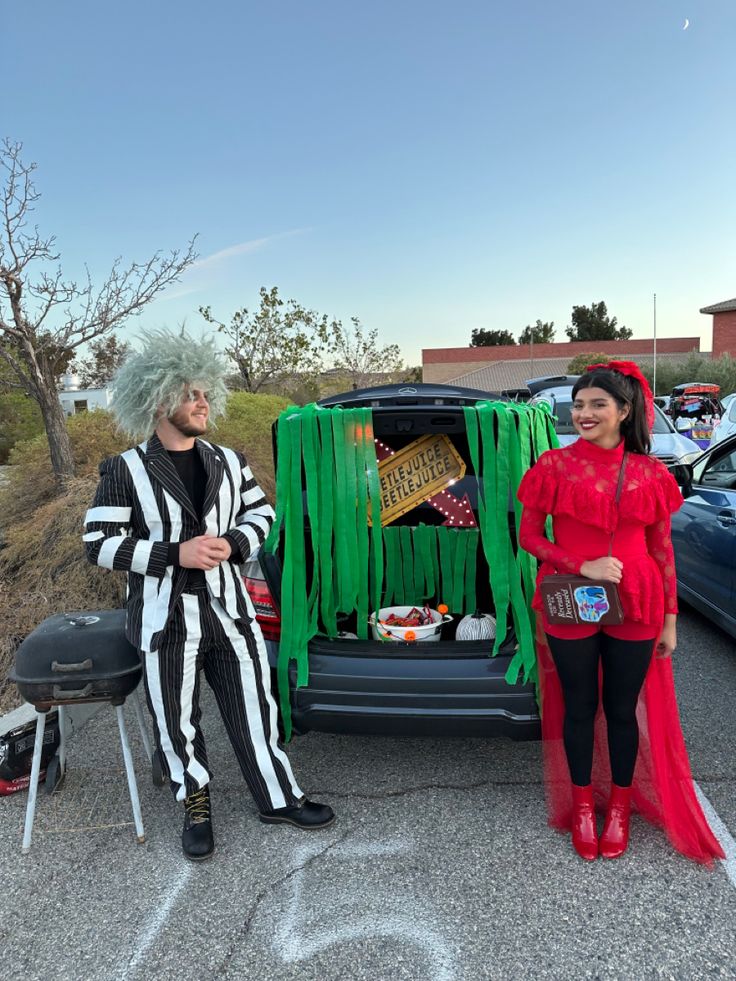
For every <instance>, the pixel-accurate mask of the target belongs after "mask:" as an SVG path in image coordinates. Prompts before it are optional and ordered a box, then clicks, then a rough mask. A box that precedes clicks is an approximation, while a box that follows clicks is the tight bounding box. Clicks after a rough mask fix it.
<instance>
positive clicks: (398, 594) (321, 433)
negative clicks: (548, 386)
mask: <svg viewBox="0 0 736 981" xmlns="http://www.w3.org/2000/svg"><path fill="white" fill-rule="evenodd" d="M464 413H465V424H466V431H467V438H468V444H469V448H470V457H471V463H472V467H473V470H474V472H475V473H476V474H477V475H478V479H479V496H478V510H479V527H478V528H477V529H462V530H461V529H456V528H448V527H445V526H439V527H436V526H429V525H419V526H418V527H410V526H406V525H402V526H387V527H386V528H383V529H382V528H381V524H380V504H379V501H380V493H379V490H380V488H379V478H378V463H377V460H376V453H375V444H374V441H373V425H372V416H371V412H370V409H342V408H330V409H328V408H322V407H320V406H317V405H315V404H311V405H307V406H304V407H302V408H296V407H292V408H288V409H286V410H285V411H284V412H283V413H282V414H281V416H280V417H279V420H278V424H277V429H276V444H277V453H278V460H277V471H276V518H275V520H274V524H273V528H272V530H271V534H270V535H269V537H268V539H267V541H266V543H265V545H264V548H265V549H266V550H267V551H271V552H273V551H275V550H276V548H277V546H278V543H279V540H280V538H282V537H283V550H282V556H283V559H282V569H283V571H282V580H281V643H280V647H279V657H278V682H279V695H280V701H281V711H282V715H283V719H284V726H285V730H286V734H287V738H288V737H289V736H290V734H291V706H290V702H289V683H288V674H289V666H290V664H291V662H292V661H293V662H295V664H296V682H297V686H298V687H301V686H303V685H306V684H307V681H308V678H309V664H308V657H307V645H308V643H309V641H310V640H311V639H312V638H313V637H314V636H315V635H316V634H317V632H318V630H320V629H322V630H323V631H324V632H326V634H327V635H328V636H330V637H335V636H337V633H338V628H337V619H338V615H339V614H343V615H349V614H351V613H356V615H357V627H356V630H357V634H358V637H359V638H361V639H365V638H366V637H367V636H368V616H369V614H370V612H372V611H373V610H377V609H379V608H380V607H381V606H388V605H391V604H392V603H394V604H396V605H404V604H403V602H402V601H405V602H406V603H412V604H413V603H417V602H419V601H420V600H424V601H426V600H427V599H430V598H431V597H433V596H436V597H438V599H439V601H440V602H444V603H446V604H447V606H448V607H449V608H450V610H451V611H452V612H453V613H463V612H465V613H467V612H472V611H473V610H474V609H475V605H476V604H475V601H476V596H475V593H476V571H477V553H478V547H479V545H480V546H482V548H483V552H484V555H485V557H486V560H487V563H488V567H489V570H490V572H489V580H490V587H491V593H492V595H493V600H494V605H495V613H496V621H497V636H496V641H495V645H494V648H493V654H494V655H495V654H496V653H498V650H499V648H500V646H501V644H502V643H503V641H504V639H505V638H506V636H507V633H508V630H509V627H510V626H511V625H513V627H514V629H515V631H516V636H517V639H518V642H519V647H518V650H517V652H516V654H515V656H514V658H513V659H512V661H511V665H510V667H509V670H508V672H507V674H506V679H507V681H509V683H511V684H513V683H515V682H516V681H517V680H518V677H519V675H520V674H522V677H523V680H524V681H526V680H536V658H535V652H534V631H533V628H532V624H533V615H532V613H531V607H530V604H531V599H532V594H533V592H534V577H535V563H534V560H533V559H532V558H531V557H530V556H529V555H527V554H526V553H524V552H522V551H520V550H515V549H514V545H513V541H512V538H511V535H510V528H509V513H510V512H509V506H510V502H513V503H512V508H513V512H512V513H513V520H514V521H515V523H516V528H517V532H518V524H519V520H520V515H521V509H520V505H519V502H518V501H517V500H516V488H517V487H518V484H519V480H520V479H521V476H522V474H523V473H524V471H525V470H526V469H527V468H528V467H529V466H530V464H531V463H532V462H534V460H536V459H537V457H538V456H539V455H540V453H542V452H543V451H544V450H545V449H548V448H549V447H550V446H556V445H557V439H556V436H555V433H554V427H553V424H552V419H551V416H550V415H549V413H548V412H547V411H545V410H544V409H540V408H537V409H531V408H530V407H529V406H527V405H523V404H516V403H510V402H490V401H489V402H479V403H477V404H476V405H474V406H466V407H465V408H464ZM371 502H374V504H373V513H372V515H371V517H372V518H373V519H374V520H373V522H372V524H369V522H368V517H369V514H370V513H371ZM305 513H306V520H305ZM308 546H309V548H310V549H311V553H312V557H313V561H312V562H311V563H309V568H308V567H307V548H308Z"/></svg>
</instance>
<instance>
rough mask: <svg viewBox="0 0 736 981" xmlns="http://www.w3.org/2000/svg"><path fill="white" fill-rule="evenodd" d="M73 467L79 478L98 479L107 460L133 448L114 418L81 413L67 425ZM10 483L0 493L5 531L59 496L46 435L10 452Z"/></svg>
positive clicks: (23, 442) (95, 411)
mask: <svg viewBox="0 0 736 981" xmlns="http://www.w3.org/2000/svg"><path fill="white" fill-rule="evenodd" d="M66 426H67V432H68V434H69V439H70V442H71V446H72V454H73V457H74V466H75V470H76V473H77V474H78V475H79V476H90V475H92V476H95V475H96V474H97V470H98V467H99V464H100V462H101V461H102V460H104V459H105V457H108V456H111V455H112V454H113V453H120V452H121V451H122V450H124V449H126V448H127V447H128V446H129V445H130V441H129V440H128V438H127V436H125V434H124V433H122V432H121V431H120V430H119V429H118V428H117V426H116V425H115V421H114V419H113V417H112V415H111V414H110V413H109V412H105V411H104V410H103V409H96V410H94V411H92V412H80V413H79V414H78V415H76V416H70V417H69V418H68V419H67V422H66ZM9 462H10V464H11V469H10V471H9V472H8V473H9V476H8V483H7V485H6V487H5V488H3V490H2V491H0V514H2V516H3V520H2V524H3V528H7V527H9V526H10V525H12V524H13V522H15V521H18V520H22V519H23V518H24V517H26V516H27V515H28V514H32V513H33V511H34V510H35V509H36V508H37V507H40V506H41V505H42V504H44V503H46V502H47V501H50V500H51V499H52V498H54V497H55V496H56V492H55V489H54V487H55V484H54V474H53V470H52V468H51V459H50V454H49V444H48V440H47V438H46V434H45V433H41V434H39V435H37V436H34V437H33V438H32V439H29V440H24V441H21V442H18V443H17V444H16V445H15V447H14V448H13V449H12V451H11V453H10V458H9Z"/></svg>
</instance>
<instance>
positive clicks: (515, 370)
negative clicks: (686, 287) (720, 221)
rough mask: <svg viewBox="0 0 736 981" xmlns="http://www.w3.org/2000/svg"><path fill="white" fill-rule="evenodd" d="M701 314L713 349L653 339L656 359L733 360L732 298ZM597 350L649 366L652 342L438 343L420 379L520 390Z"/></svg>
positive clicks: (735, 314)
mask: <svg viewBox="0 0 736 981" xmlns="http://www.w3.org/2000/svg"><path fill="white" fill-rule="evenodd" d="M700 312H701V313H706V314H712V315H713V351H712V354H711V353H710V352H709V351H701V350H700V338H699V337H659V338H657V363H658V364H661V363H662V362H666V361H685V360H686V359H687V357H688V355H690V354H699V355H701V356H702V357H704V358H710V357H714V358H718V357H720V356H721V355H722V354H730V355H731V356H732V357H735V358H736V298H735V299H733V300H724V301H723V302H722V303H715V304H713V306H710V307H702V308H701V310H700ZM590 351H596V352H598V351H600V352H601V353H602V354H607V355H608V356H609V357H610V358H617V359H622V360H626V361H636V362H637V364H639V365H642V366H643V367H644V366H649V367H651V365H652V362H653V360H654V358H653V350H652V340H651V339H650V338H647V339H645V340H640V339H633V338H632V339H631V340H629V341H562V342H560V343H555V344H535V345H534V349H533V351H530V349H529V345H528V344H518V345H514V344H508V345H499V346H498V347H470V346H468V347H440V348H425V349H424V350H423V351H422V379H423V381H425V382H443V383H446V382H451V383H452V384H456V385H464V386H466V387H467V388H479V389H481V390H483V391H491V392H498V391H501V390H502V389H505V388H521V387H522V386H523V385H524V382H525V381H526V379H527V378H539V377H542V376H544V375H564V374H566V373H567V366H568V364H569V363H570V362H571V361H572V359H573V358H574V357H575V356H576V355H577V354H585V353H588V352H590Z"/></svg>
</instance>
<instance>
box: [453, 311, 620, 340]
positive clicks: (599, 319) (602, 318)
mask: <svg viewBox="0 0 736 981" xmlns="http://www.w3.org/2000/svg"><path fill="white" fill-rule="evenodd" d="M570 319H571V321H572V323H571V324H570V326H569V327H566V328H565V333H566V334H567V338H568V340H570V341H627V340H628V339H629V338H630V337H631V334H632V331H631V330H630V329H629V328H628V327H624V326H621V327H619V326H618V320H617V319H616V317H610V316H609V315H608V308H607V307H606V304H605V303H604V301H603V300H601V301H600V302H599V303H591V305H590V306H589V307H586V306H574V307H573V308H572V315H571V317H570ZM554 339H555V323H554V320H550V321H542V320H537V322H536V323H535V324H534V325H533V326H532V324H527V325H526V327H524V329H523V330H522V331H521V333H520V334H519V344H530V343H534V344H552V343H554ZM505 344H516V339H515V338H514V336H513V334H512V333H511V331H509V330H486V329H485V328H482V327H481V328H476V329H475V330H474V331H473V332H472V334H471V338H470V346H471V347H496V346H499V345H505Z"/></svg>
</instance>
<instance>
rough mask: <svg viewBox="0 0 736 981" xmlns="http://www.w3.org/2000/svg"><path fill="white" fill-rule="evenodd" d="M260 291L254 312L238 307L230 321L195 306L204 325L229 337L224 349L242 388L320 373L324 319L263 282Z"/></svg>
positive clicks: (290, 381) (249, 389) (282, 384)
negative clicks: (235, 366)
mask: <svg viewBox="0 0 736 981" xmlns="http://www.w3.org/2000/svg"><path fill="white" fill-rule="evenodd" d="M259 292H260V297H261V304H260V307H259V308H258V310H256V311H255V313H250V312H249V311H248V310H247V309H246V308H245V307H243V308H242V309H241V310H236V311H235V313H234V314H233V316H232V318H231V320H230V323H229V324H225V323H222V322H221V321H219V320H217V319H216V317H215V316H214V315H213V314H212V310H211V309H210V307H200V308H199V312H200V313H201V314H202V316H203V317H204V319H205V320H206V321H207V323H208V324H212V325H213V326H214V327H216V328H217V330H218V331H219V332H220V333H222V334H224V335H225V337H226V338H227V341H228V344H227V347H226V348H225V351H226V353H227V354H228V355H229V356H230V357H231V358H232V359H233V361H234V362H235V364H236V365H237V366H238V371H239V372H240V377H241V379H242V383H243V387H244V389H245V391H246V392H259V391H262V390H263V388H264V387H266V386H267V387H269V388H273V387H274V386H280V387H282V388H284V387H287V388H288V387H289V385H291V384H293V382H294V381H295V379H296V380H298V379H303V378H304V376H309V377H314V376H315V375H319V373H320V371H321V370H322V351H323V348H324V342H325V339H326V337H327V332H328V330H329V324H328V320H327V317H326V316H324V315H323V316H320V315H319V314H317V313H315V312H314V311H313V310H306V309H305V308H304V307H302V306H300V304H298V303H297V302H296V301H295V300H288V301H286V302H285V301H284V300H282V299H281V298H280V297H279V291H278V287H276V286H273V287H272V288H271V289H270V290H268V289H266V287H265V286H262V287H261V288H260V291H259Z"/></svg>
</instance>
